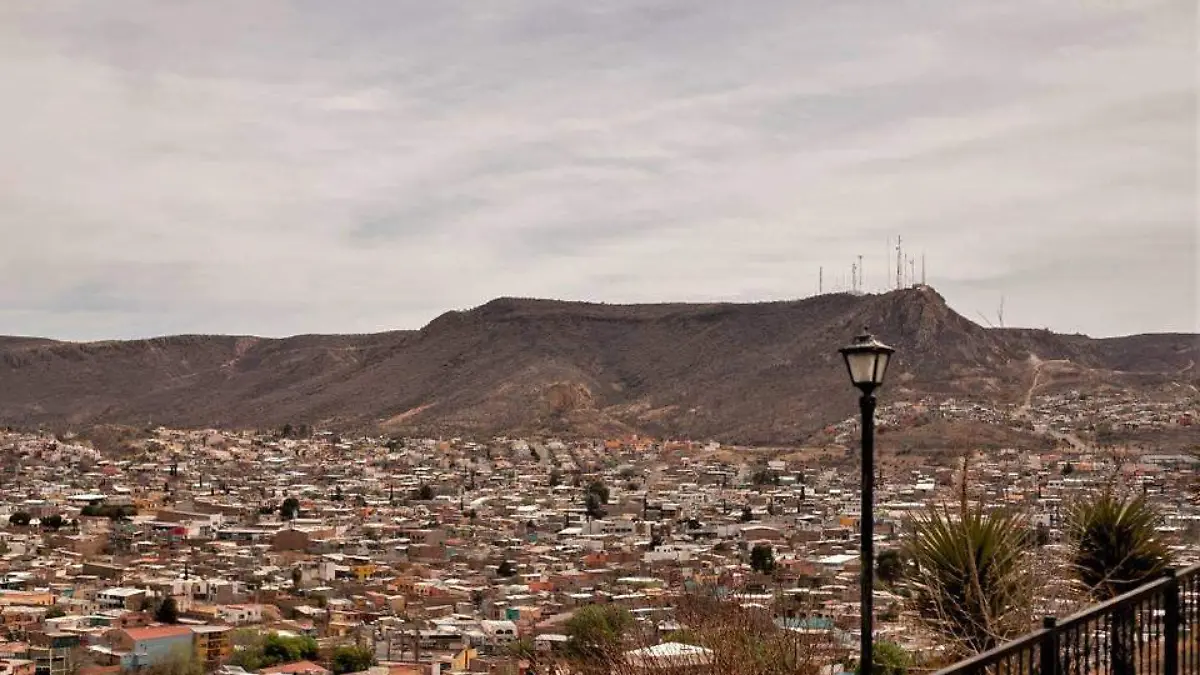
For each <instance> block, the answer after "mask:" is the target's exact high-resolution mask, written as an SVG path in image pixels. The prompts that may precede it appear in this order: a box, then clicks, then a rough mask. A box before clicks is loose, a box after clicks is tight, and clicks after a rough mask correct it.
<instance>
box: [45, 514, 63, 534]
mask: <svg viewBox="0 0 1200 675" xmlns="http://www.w3.org/2000/svg"><path fill="white" fill-rule="evenodd" d="M65 522H66V521H65V520H63V517H62V516H60V515H58V514H57V513H56V514H54V515H51V516H46V517H45V518H42V527H43V528H45V529H47V530H57V529H58V528H60V527H62V526H63V524H64V523H65Z"/></svg>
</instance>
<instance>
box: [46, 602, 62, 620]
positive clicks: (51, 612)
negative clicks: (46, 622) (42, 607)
mask: <svg viewBox="0 0 1200 675" xmlns="http://www.w3.org/2000/svg"><path fill="white" fill-rule="evenodd" d="M66 615H67V610H65V609H63V608H62V606H60V605H54V606H53V607H51V608H50V609H48V610H46V618H47V619H57V618H59V617H60V616H66Z"/></svg>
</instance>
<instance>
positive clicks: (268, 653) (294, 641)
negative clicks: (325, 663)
mask: <svg viewBox="0 0 1200 675" xmlns="http://www.w3.org/2000/svg"><path fill="white" fill-rule="evenodd" d="M260 650H261V656H260V662H261V664H262V665H261V666H260V667H270V666H274V665H278V664H280V663H291V662H293V661H302V660H309V661H311V660H314V659H317V658H318V657H319V654H320V649H319V648H318V646H317V641H316V640H314V639H312V638H311V637H307V636H305V637H285V636H283V635H280V634H278V633H271V634H270V635H268V636H266V638H264V639H263V641H262V645H261V647H260Z"/></svg>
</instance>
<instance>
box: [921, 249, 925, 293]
mask: <svg viewBox="0 0 1200 675" xmlns="http://www.w3.org/2000/svg"><path fill="white" fill-rule="evenodd" d="M921 285H922V286H924V285H925V253H924V252H922V253H921Z"/></svg>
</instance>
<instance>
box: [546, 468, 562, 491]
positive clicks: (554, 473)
mask: <svg viewBox="0 0 1200 675" xmlns="http://www.w3.org/2000/svg"><path fill="white" fill-rule="evenodd" d="M548 482H549V484H550V487H554V486H556V485H559V484H561V483H562V472H561V471H559V470H558V469H551V470H550V479H549V481H548Z"/></svg>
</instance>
